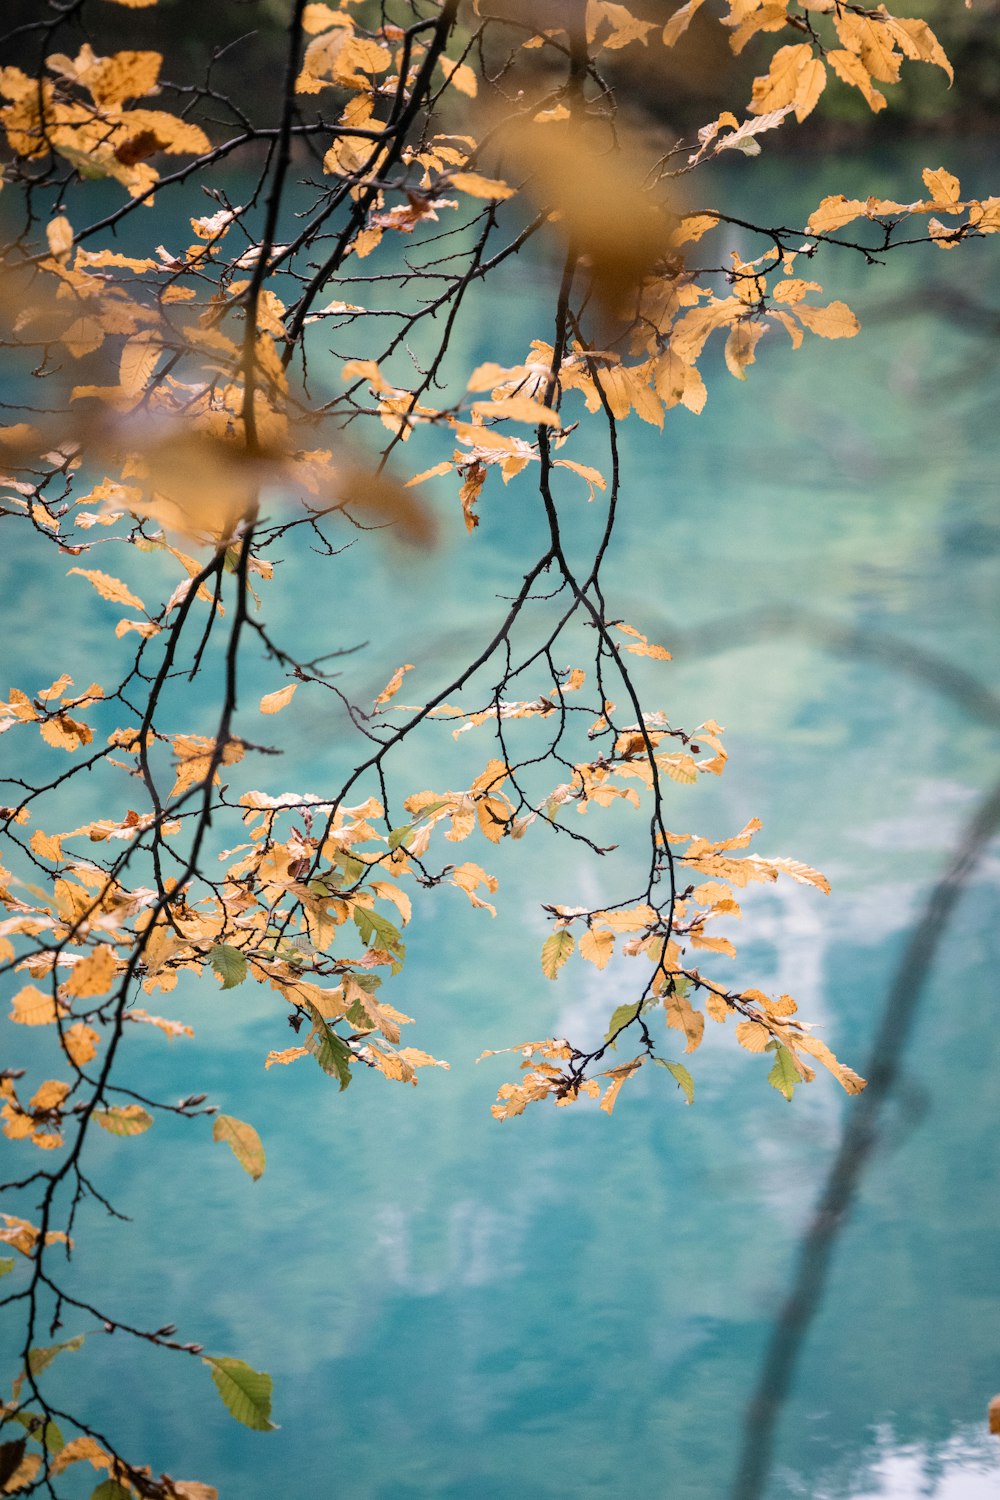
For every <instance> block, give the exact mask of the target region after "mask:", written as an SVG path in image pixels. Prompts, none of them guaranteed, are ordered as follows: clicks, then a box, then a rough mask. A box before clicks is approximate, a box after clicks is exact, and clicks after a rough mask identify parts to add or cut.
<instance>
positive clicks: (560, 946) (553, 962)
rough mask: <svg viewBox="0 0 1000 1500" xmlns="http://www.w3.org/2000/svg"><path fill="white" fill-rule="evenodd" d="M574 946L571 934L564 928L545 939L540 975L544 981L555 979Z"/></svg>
mask: <svg viewBox="0 0 1000 1500" xmlns="http://www.w3.org/2000/svg"><path fill="white" fill-rule="evenodd" d="M574 946H575V943H574V939H573V934H572V933H571V932H570V931H569V930H568V929H567V928H565V927H562V928H560V929H559V931H558V932H553V933H552V935H551V937H547V938H546V939H545V942H544V943H543V944H542V973H543V974H544V975H545V977H546V979H555V977H556V975H557V974H558V973H559V970H560V969H561V968H562V966H563V964H564V963H565V962H566V960H567V959H568V958H569V956H570V954H571V953H572V952H573V948H574Z"/></svg>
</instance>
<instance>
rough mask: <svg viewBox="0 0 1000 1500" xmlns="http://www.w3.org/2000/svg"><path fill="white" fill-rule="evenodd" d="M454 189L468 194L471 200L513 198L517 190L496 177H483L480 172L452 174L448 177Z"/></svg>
mask: <svg viewBox="0 0 1000 1500" xmlns="http://www.w3.org/2000/svg"><path fill="white" fill-rule="evenodd" d="M448 180H449V182H450V183H451V184H452V186H453V187H457V188H458V190H459V192H462V193H468V194H469V197H470V198H492V199H497V198H513V196H514V194H515V192H516V191H517V189H516V188H512V187H508V185H507V183H506V182H500V181H498V180H497V179H496V178H494V177H481V176H480V174H479V173H478V172H451V173H449V176H448Z"/></svg>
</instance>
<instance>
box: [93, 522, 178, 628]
mask: <svg viewBox="0 0 1000 1500" xmlns="http://www.w3.org/2000/svg"><path fill="white" fill-rule="evenodd" d="M77 521H78V522H79V517H77ZM130 630H134V631H135V633H136V635H141V636H142V638H143V640H147V641H148V640H151V639H152V637H153V636H154V635H159V633H160V627H159V625H154V624H153V622H152V620H119V621H118V624H117V625H116V626H115V635H116V636H117V638H118V639H119V640H121V638H122V636H123V635H128V633H129V631H130Z"/></svg>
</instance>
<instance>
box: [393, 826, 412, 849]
mask: <svg viewBox="0 0 1000 1500" xmlns="http://www.w3.org/2000/svg"><path fill="white" fill-rule="evenodd" d="M412 832H413V824H412V823H403V824H401V826H400V827H399V828H391V829H390V830H389V848H390V849H398V848H399V846H400V844H405V843H406V840H407V839H408V838H409V837H410V834H411V833H412Z"/></svg>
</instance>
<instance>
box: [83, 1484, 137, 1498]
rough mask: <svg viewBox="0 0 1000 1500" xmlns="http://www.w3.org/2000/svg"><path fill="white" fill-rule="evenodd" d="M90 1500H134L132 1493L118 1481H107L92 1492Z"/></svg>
mask: <svg viewBox="0 0 1000 1500" xmlns="http://www.w3.org/2000/svg"><path fill="white" fill-rule="evenodd" d="M90 1500H132V1491H131V1490H127V1489H125V1488H124V1486H123V1485H120V1484H119V1483H118V1481H117V1479H105V1480H104V1482H103V1483H102V1484H99V1485H98V1486H97V1489H96V1490H93V1491H92V1493H91V1496H90Z"/></svg>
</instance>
